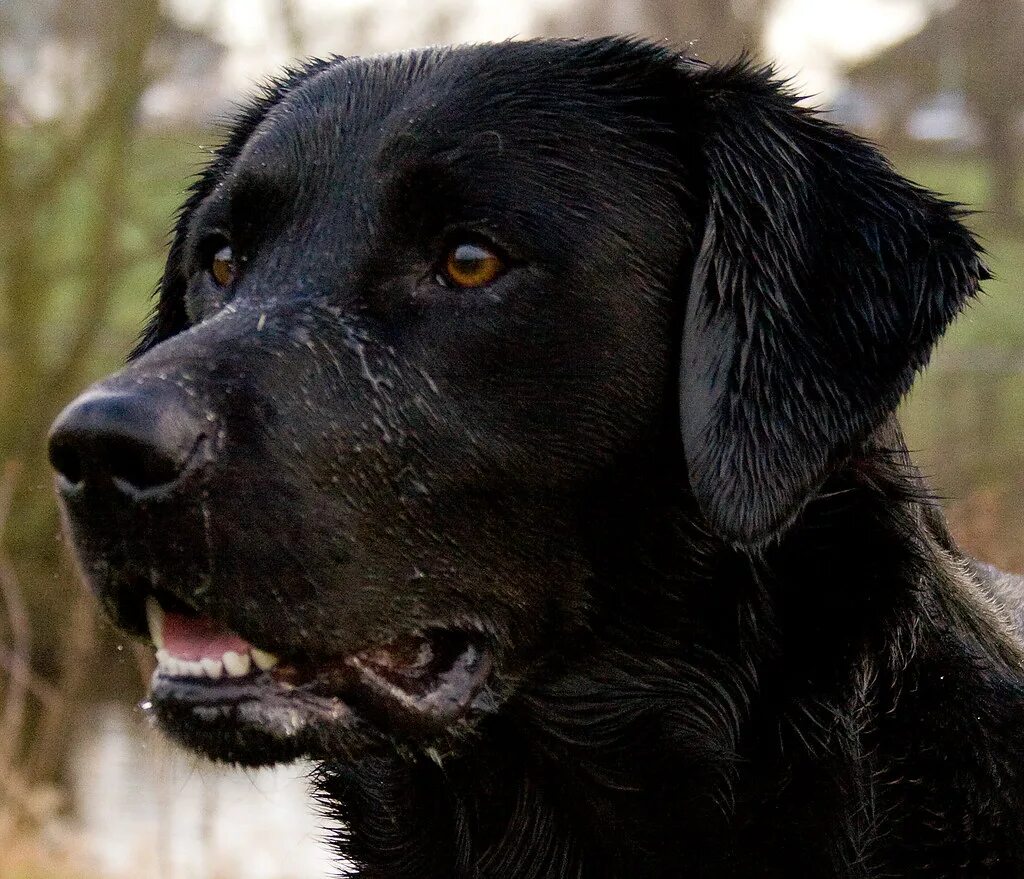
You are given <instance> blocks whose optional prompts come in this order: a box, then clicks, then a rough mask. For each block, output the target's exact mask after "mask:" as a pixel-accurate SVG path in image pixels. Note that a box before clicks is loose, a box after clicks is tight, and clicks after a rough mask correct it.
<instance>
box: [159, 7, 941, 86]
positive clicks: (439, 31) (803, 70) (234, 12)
mask: <svg viewBox="0 0 1024 879" xmlns="http://www.w3.org/2000/svg"><path fill="white" fill-rule="evenodd" d="M939 2H941V0H780V2H779V5H778V8H777V10H776V12H775V15H774V17H773V20H772V21H771V23H770V25H769V28H768V33H767V39H766V43H767V50H768V55H769V57H771V58H773V59H774V60H776V61H777V63H778V65H779V68H780V70H781V72H782V73H784V74H785V75H787V76H791V77H793V78H794V82H795V84H796V86H797V87H798V89H799V90H800V91H801V92H803V93H804V94H809V95H817V96H819V99H820V100H822V101H827V100H828V98H829V96H830V95H831V94H833V93H834V90H835V88H836V87H837V85H838V83H839V64H840V63H841V62H842V61H846V60H850V59H854V58H858V57H863V56H866V55H868V54H870V53H871V52H873V51H876V50H877V49H879V48H881V47H883V46H885V45H888V44H890V43H893V42H896V41H897V40H899V39H901V38H903V37H904V36H906V35H908V34H910V33H913V32H914V31H915V30H917V29H918V28H920V27H921V25H922V24H923V23H924V21H925V18H926V11H927V8H928V7H932V8H934V7H936V6H937V5H939ZM167 3H168V6H169V7H170V8H171V9H173V10H174V12H175V14H177V15H178V16H179V17H180V18H181V20H182V21H183V22H187V23H190V24H193V25H197V26H211V27H212V32H213V33H214V34H215V35H216V36H217V38H218V39H220V40H221V41H223V42H224V43H225V44H226V45H227V46H228V47H229V50H230V54H229V57H228V62H227V70H226V71H225V72H226V75H227V77H228V80H229V85H230V87H232V88H236V89H237V88H242V89H245V88H247V87H249V86H250V85H251V84H252V83H253V82H256V81H259V80H261V79H263V78H264V77H265V76H267V75H268V74H270V73H272V72H274V71H275V70H277V69H279V68H280V67H281V66H283V65H284V64H286V63H287V62H288V61H289V60H291V52H290V50H289V47H288V45H287V40H286V37H285V29H284V27H283V24H282V20H281V13H280V4H279V2H278V0H167ZM294 5H295V8H296V10H297V13H298V19H299V29H300V31H301V33H302V36H303V43H304V48H305V50H306V52H307V53H308V54H310V55H328V54H332V53H337V54H349V53H352V54H366V53H372V52H388V51H394V50H397V49H402V48H409V47H413V46H421V45H425V44H429V43H431V42H436V41H438V40H439V39H443V40H444V41H446V42H454V43H461V42H479V41H486V40H504V39H508V38H510V37H516V36H520V37H525V36H532V35H534V34H535V33H536V30H537V27H538V21H539V20H540V16H542V15H551V14H553V13H554V14H557V13H558V12H559V11H561V10H569V9H571V8H572V6H573V5H574V4H573V0H294Z"/></svg>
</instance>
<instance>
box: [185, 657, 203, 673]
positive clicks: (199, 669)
mask: <svg viewBox="0 0 1024 879" xmlns="http://www.w3.org/2000/svg"><path fill="white" fill-rule="evenodd" d="M185 674H187V675H188V676H189V677H190V678H201V677H203V675H204V674H205V673H204V671H203V663H202V661H201V660H198V659H194V660H192V661H191V662H186V663H185Z"/></svg>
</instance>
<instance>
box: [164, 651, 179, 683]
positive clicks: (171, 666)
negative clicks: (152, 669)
mask: <svg viewBox="0 0 1024 879" xmlns="http://www.w3.org/2000/svg"><path fill="white" fill-rule="evenodd" d="M179 665H180V663H179V662H178V660H177V659H175V658H174V657H173V656H168V657H167V658H166V659H165V660H164V671H165V672H166V673H167V674H168V675H170V676H171V677H172V678H173V677H177V676H178V674H180V672H179V670H178V667H179Z"/></svg>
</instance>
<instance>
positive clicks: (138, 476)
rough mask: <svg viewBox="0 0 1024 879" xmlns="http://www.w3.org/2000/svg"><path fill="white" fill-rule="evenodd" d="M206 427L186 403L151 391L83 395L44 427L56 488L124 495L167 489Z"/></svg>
mask: <svg viewBox="0 0 1024 879" xmlns="http://www.w3.org/2000/svg"><path fill="white" fill-rule="evenodd" d="M208 426H209V422H208V421H206V420H205V419H202V420H200V419H199V418H198V417H196V416H195V415H194V414H193V413H192V412H191V411H190V409H189V408H188V406H187V405H186V399H184V398H179V397H178V396H176V395H172V394H171V393H169V392H166V391H160V390H152V389H148V390H147V389H142V388H139V389H131V390H105V389H103V388H98V389H93V390H89V391H86V392H85V393H84V394H82V396H80V397H78V399H76V400H74V401H72V402H71V403H70V404H69V405H68V407H67V408H66V409H65V410H64V411H63V412H61V414H60V415H58V416H57V420H56V421H55V422H54V423H53V427H52V428H50V463H51V464H52V465H53V467H54V469H55V470H56V471H57V472H58V473H59V474H60V475H61V476H62V477H63V484H62V486H61V487H62V489H64V490H73V489H75V488H80V487H82V486H90V485H91V486H97V485H101V484H112V485H113V486H114V487H116V488H117V489H118V490H119V491H121V492H124V493H129V494H131V493H138V492H144V491H149V490H153V489H160V488H169V487H171V486H172V485H173V484H174V483H175V482H176V481H177V480H178V479H179V478H180V477H181V475H182V473H184V472H185V470H186V469H187V467H188V464H189V462H190V461H191V460H192V459H193V457H194V456H195V454H196V452H197V450H198V448H199V447H200V445H201V444H202V442H203V440H204V438H205V437H204V432H203V431H204V429H206V428H207V427H208Z"/></svg>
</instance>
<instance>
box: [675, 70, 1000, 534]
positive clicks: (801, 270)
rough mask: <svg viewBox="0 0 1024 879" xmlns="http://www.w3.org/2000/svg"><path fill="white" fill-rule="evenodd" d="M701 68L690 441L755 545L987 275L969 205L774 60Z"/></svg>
mask: <svg viewBox="0 0 1024 879" xmlns="http://www.w3.org/2000/svg"><path fill="white" fill-rule="evenodd" d="M694 69H695V68H694V66H692V65H691V66H690V70H691V72H690V74H689V75H690V76H692V77H693V84H694V85H695V86H696V87H697V89H698V92H700V93H701V94H702V97H700V98H698V105H699V106H700V107H702V108H703V112H704V113H705V114H706V115H705V117H704V118H705V120H706V122H705V126H704V128H705V131H704V132H703V135H702V138H703V139H702V144H703V146H702V153H703V162H704V173H705V174H706V179H707V194H706V215H705V223H704V230H703V240H702V241H701V244H700V247H699V250H698V252H697V255H696V258H695V264H694V270H693V275H692V280H691V284H690V290H689V299H688V302H687V310H686V314H685V317H684V327H683V340H682V349H681V364H680V406H681V411H680V416H681V424H682V434H683V444H684V450H685V455H686V462H687V468H688V471H689V478H690V482H691V486H692V489H693V492H694V494H695V495H696V497H697V500H698V502H699V504H700V505H701V507H702V509H703V510H704V512H705V513H706V515H707V516H708V518H709V519H710V521H711V523H712V525H713V526H714V527H715V528H716V529H717V530H718V531H719V532H720V533H722V534H724V535H725V536H727V537H728V538H730V539H731V540H733V541H735V542H737V543H739V544H745V545H756V544H759V543H762V542H764V541H766V540H768V539H771V538H772V537H773V536H775V535H777V534H779V533H780V532H781V531H782V530H783V529H785V528H786V527H787V526H788V525H789V524H790V523H791V522H792V520H793V519H794V518H795V517H796V516H797V515H798V514H799V512H800V511H801V509H802V508H803V506H804V504H805V503H806V502H807V500H808V499H809V498H810V497H811V496H812V495H813V494H814V492H815V491H816V490H817V489H818V488H819V487H820V486H821V484H822V482H823V481H824V479H825V478H826V477H827V476H828V474H829V473H830V472H831V470H832V469H834V467H835V465H836V463H837V462H838V461H840V460H841V459H842V458H843V457H844V456H846V455H848V454H850V453H851V452H852V451H853V450H855V449H856V447H857V446H858V444H860V443H862V442H863V441H864V440H865V438H866V437H867V436H868V435H869V434H870V432H871V431H872V430H873V429H874V428H876V427H877V426H878V424H879V423H880V422H881V421H882V420H883V418H884V417H885V416H886V415H887V414H888V413H890V412H891V411H892V410H894V409H895V407H896V406H897V404H898V403H899V400H900V398H901V397H902V396H903V394H905V393H906V391H907V390H908V389H909V387H910V384H911V382H912V380H913V378H914V375H915V373H916V372H917V370H919V369H920V368H921V367H922V366H924V365H925V363H926V362H927V360H928V357H929V354H930V352H931V349H932V346H933V345H934V344H935V342H936V340H937V339H938V338H939V336H940V335H941V334H942V332H943V331H944V330H945V328H946V326H947V325H948V324H949V322H950V321H951V320H952V318H953V317H954V316H955V315H956V314H957V312H958V311H959V310H960V309H961V307H962V306H963V305H964V303H965V301H966V300H967V299H968V298H969V297H970V296H972V295H974V294H975V293H976V292H977V289H978V283H979V281H980V280H982V279H984V278H985V277H987V274H986V272H985V268H984V266H983V264H982V262H981V256H980V255H981V248H980V247H979V246H978V244H977V243H976V242H975V240H974V239H973V238H972V236H971V235H970V233H969V232H968V231H967V230H966V229H965V228H964V227H963V226H962V225H961V223H960V222H959V217H960V212H959V211H958V209H957V206H956V205H953V204H950V203H947V202H944V201H942V200H940V199H938V198H937V197H935V196H934V195H932V194H931V193H929V192H927V191H925V190H923V189H921V188H919V187H917V186H915V185H914V184H912V183H910V182H909V181H907V180H905V179H903V178H902V177H900V176H899V175H898V174H897V173H896V172H895V171H894V170H893V168H892V167H891V166H890V165H889V163H888V162H887V161H886V160H885V159H884V158H883V157H882V156H881V155H880V154H879V153H878V152H877V151H876V150H875V149H874V148H873V147H871V146H870V145H868V144H867V143H866V142H864V141H862V140H860V139H859V138H856V137H854V136H853V135H851V134H849V133H847V132H844V131H842V130H840V129H838V128H836V127H835V126H833V125H830V124H828V123H827V122H824V121H822V120H821V119H819V118H816V117H815V116H814V115H813V114H812V113H811V112H810V111H808V110H806V109H803V108H801V107H799V106H797V104H796V102H795V100H796V99H795V98H794V97H793V96H792V95H790V94H788V93H787V92H786V91H785V90H784V88H783V87H782V86H781V85H780V83H779V82H777V81H776V80H774V79H773V78H772V75H771V72H770V71H769V70H762V69H755V68H752V67H751V66H750V65H749V64H747V63H744V62H741V63H739V64H738V65H735V66H733V67H731V68H713V67H708V68H703V69H701V68H696V72H693V71H694Z"/></svg>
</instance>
